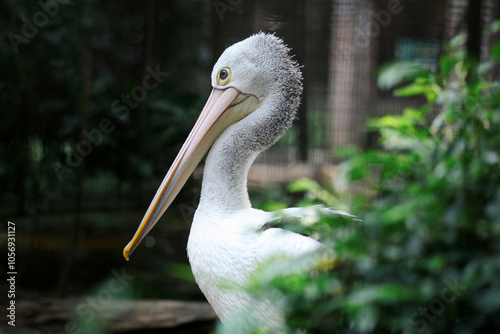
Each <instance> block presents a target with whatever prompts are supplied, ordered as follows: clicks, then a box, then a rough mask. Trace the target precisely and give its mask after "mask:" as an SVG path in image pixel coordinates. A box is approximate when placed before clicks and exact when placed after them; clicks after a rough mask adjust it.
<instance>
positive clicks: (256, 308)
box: [123, 33, 321, 332]
mask: <svg viewBox="0 0 500 334" xmlns="http://www.w3.org/2000/svg"><path fill="white" fill-rule="evenodd" d="M289 51H290V49H288V48H287V47H286V46H285V45H284V44H283V41H282V40H281V39H279V38H277V37H276V36H274V35H270V34H264V33H258V34H256V35H253V36H251V37H249V38H247V39H245V40H243V41H241V42H238V43H236V44H234V45H232V46H231V47H229V48H227V49H226V50H225V51H224V53H223V54H222V55H221V57H220V58H219V60H218V61H217V63H216V64H215V65H214V68H213V71H212V75H211V80H212V86H213V90H212V93H211V95H210V97H209V98H208V101H207V103H206V105H205V107H204V108H203V110H202V112H201V114H200V116H199V118H198V120H197V122H196V124H195V125H194V128H193V129H192V131H191V133H190V134H189V136H188V138H187V140H186V142H185V143H184V145H183V146H182V148H181V150H180V152H179V154H178V155H177V157H176V159H175V161H174V162H173V164H172V166H171V167H170V169H169V171H168V173H167V175H166V176H165V179H164V180H163V182H162V184H161V185H160V187H159V189H158V191H157V193H156V195H155V197H154V198H153V201H152V202H151V204H150V206H149V208H148V210H147V212H146V214H145V215H144V218H143V219H142V222H141V224H140V226H139V228H138V229H137V232H136V233H135V235H134V237H133V239H132V240H131V241H130V242H129V243H128V245H127V246H126V247H125V249H124V250H123V255H124V257H125V258H126V259H127V260H128V259H129V256H130V254H131V253H132V252H133V251H134V249H135V248H136V247H137V245H138V244H139V242H140V241H141V240H142V239H143V238H144V237H145V236H146V234H147V233H148V232H149V231H150V230H151V228H153V226H154V225H155V224H156V223H157V222H158V220H159V219H160V217H161V216H162V215H163V213H164V212H165V210H167V208H168V207H169V205H170V204H171V203H172V201H173V199H174V198H175V196H176V195H177V194H178V192H179V190H180V189H181V188H182V186H183V185H184V183H185V182H186V180H187V179H188V177H189V176H190V175H191V173H192V172H193V170H194V168H195V167H196V165H197V164H198V163H199V162H200V160H201V159H202V157H203V156H204V154H205V153H206V152H207V151H208V150H209V148H210V147H211V150H210V153H209V154H208V156H207V159H206V164H205V169H204V174H203V183H202V189H201V199H200V202H199V206H198V209H197V210H196V213H195V215H194V219H193V223H192V226H191V231H190V234H189V240H188V245H187V252H188V256H189V261H190V264H191V267H192V271H193V274H194V277H195V279H196V282H197V283H198V285H199V287H200V289H201V290H202V292H203V293H204V294H205V296H206V298H207V300H208V301H209V303H210V304H211V306H212V307H213V309H214V310H215V312H216V313H217V315H218V316H219V318H220V319H221V320H222V322H223V323H227V322H229V321H230V320H231V319H233V318H234V317H236V316H237V315H239V314H242V313H244V312H246V311H247V310H248V309H249V307H251V308H252V310H253V316H252V317H250V319H248V320H249V321H262V325H263V326H264V328H268V329H271V330H274V332H278V331H279V328H280V323H281V321H282V319H281V314H280V313H279V312H278V311H277V310H276V309H275V308H274V307H273V305H272V304H273V301H269V300H255V299H254V298H253V297H252V296H250V295H249V294H248V293H246V292H245V291H244V290H243V289H242V288H241V287H242V286H244V285H245V284H246V283H247V280H248V278H249V276H250V275H251V274H252V273H253V272H254V270H255V269H256V268H257V267H258V265H259V263H262V262H263V261H265V260H266V259H268V258H270V257H273V256H284V257H288V258H290V257H298V256H301V255H303V254H306V253H308V252H313V251H315V250H317V249H318V248H319V247H320V246H321V245H320V243H319V242H317V241H315V240H313V239H311V238H309V237H306V236H303V235H300V234H296V233H293V232H290V231H288V230H283V229H280V228H276V227H273V226H270V228H265V229H263V228H262V227H263V226H264V225H265V224H266V223H268V222H270V221H272V220H273V219H275V218H276V216H275V215H274V213H269V212H264V211H261V210H257V209H253V208H252V207H251V204H250V200H249V196H248V192H247V175H248V170H249V168H250V166H251V164H252V163H253V161H254V160H255V158H256V157H257V155H258V154H259V153H260V152H262V151H263V150H265V149H267V148H268V147H269V146H271V145H272V144H274V143H275V142H276V141H277V140H278V139H279V138H280V137H281V136H282V135H283V133H284V132H285V131H286V129H288V128H289V127H290V126H291V124H292V121H293V119H294V118H295V114H296V111H297V108H298V106H299V103H300V95H301V92H302V83H301V80H302V75H301V72H300V70H299V66H298V64H297V63H296V62H295V61H294V60H293V59H292V58H291V56H290V55H289V54H288V52H289ZM281 214H283V215H289V216H295V217H300V216H301V215H303V212H302V210H300V209H298V208H289V209H286V210H283V212H281ZM267 226H268V227H269V225H267ZM223 286H225V287H223ZM228 286H231V287H233V288H227V287H228ZM238 287H239V288H238Z"/></svg>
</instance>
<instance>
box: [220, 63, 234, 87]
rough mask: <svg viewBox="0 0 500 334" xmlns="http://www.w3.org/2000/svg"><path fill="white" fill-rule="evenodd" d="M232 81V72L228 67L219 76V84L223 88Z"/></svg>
mask: <svg viewBox="0 0 500 334" xmlns="http://www.w3.org/2000/svg"><path fill="white" fill-rule="evenodd" d="M229 81H231V70H230V69H229V68H228V67H224V68H222V69H221V70H220V71H219V74H217V83H218V84H219V85H221V86H225V85H227V84H228V83H229Z"/></svg>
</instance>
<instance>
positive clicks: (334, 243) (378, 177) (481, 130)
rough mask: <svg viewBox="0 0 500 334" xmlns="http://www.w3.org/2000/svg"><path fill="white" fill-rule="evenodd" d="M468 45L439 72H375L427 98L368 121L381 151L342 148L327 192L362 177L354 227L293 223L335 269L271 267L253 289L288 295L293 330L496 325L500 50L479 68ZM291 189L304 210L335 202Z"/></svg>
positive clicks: (341, 221) (454, 51) (406, 92)
mask: <svg viewBox="0 0 500 334" xmlns="http://www.w3.org/2000/svg"><path fill="white" fill-rule="evenodd" d="M493 29H494V31H495V32H498V29H499V24H498V23H497V24H495V25H494V27H493ZM464 41H465V38H464V36H459V37H457V38H455V39H454V40H452V41H451V42H450V43H449V44H448V45H447V46H446V48H445V50H444V51H445V52H444V55H443V56H442V58H441V60H440V69H439V72H438V73H434V72H432V71H430V70H429V69H427V68H425V67H423V66H420V65H418V64H409V63H393V64H391V65H388V66H386V67H384V68H382V69H381V71H380V72H379V77H378V78H379V79H378V80H379V85H380V86H381V87H383V88H389V87H394V86H395V85H399V87H400V88H398V89H396V90H395V91H394V94H395V95H397V96H415V95H423V96H424V97H425V99H426V101H427V102H426V103H425V104H424V105H422V106H421V107H419V108H408V109H406V110H405V111H404V112H403V113H402V115H390V116H385V117H382V118H379V119H375V120H371V121H370V122H369V124H368V126H369V127H370V128H372V129H375V130H377V131H378V132H379V133H380V135H381V143H382V144H383V148H382V149H380V150H370V151H367V152H361V151H360V150H358V149H354V148H351V149H344V150H343V151H342V154H343V156H344V158H345V161H344V162H343V163H342V164H341V165H340V166H339V176H338V178H337V179H336V180H335V188H336V189H337V190H339V191H343V190H345V189H346V188H348V187H349V186H351V185H353V184H356V183H358V182H359V181H365V182H364V183H363V184H371V185H372V187H373V188H374V190H375V193H376V195H375V196H374V197H373V196H372V197H367V195H366V193H367V191H359V192H358V195H356V196H355V197H354V198H352V199H351V201H350V203H348V204H349V205H350V207H351V212H356V213H358V214H359V217H360V218H361V220H355V219H349V218H346V217H342V216H337V217H335V216H331V215H324V214H321V212H318V218H317V221H316V223H315V224H312V225H311V224H310V222H309V223H308V224H307V226H304V225H300V224H299V225H297V224H291V226H292V227H291V229H293V230H295V231H299V232H301V233H307V234H310V235H311V234H312V235H314V233H315V231H320V232H321V233H322V236H323V237H322V239H321V241H322V242H323V243H324V245H325V251H326V253H327V254H330V255H329V258H330V260H329V261H330V267H333V268H330V269H329V270H319V271H316V272H314V273H311V274H309V275H303V274H297V273H292V274H286V275H283V274H282V269H283V267H282V266H280V265H278V264H271V265H270V266H269V267H266V268H264V269H262V270H263V272H265V273H266V275H263V276H258V277H256V278H255V279H254V280H253V281H252V282H251V284H250V288H249V289H250V291H252V292H253V293H259V294H262V295H263V296H283V298H285V302H283V303H282V305H283V309H284V311H285V313H286V318H287V325H288V326H289V332H290V333H297V332H301V331H302V330H306V332H307V333H489V332H491V333H493V332H497V331H498V330H499V329H500V152H499V148H500V85H499V83H498V69H499V61H500V53H499V50H500V44H499V43H496V44H494V45H493V47H492V49H491V58H490V59H489V60H487V61H484V62H482V63H479V64H478V63H475V62H473V61H470V60H469V59H468V58H467V57H466V54H465V52H464V51H463V50H464V48H463V47H462V45H463V43H464ZM495 76H497V77H495ZM408 80H410V83H409V84H408ZM405 82H406V85H404V86H402V87H401V84H405ZM291 190H292V191H293V190H300V191H305V192H306V198H305V200H304V201H303V203H305V204H307V205H310V204H311V203H324V204H328V205H331V204H332V203H336V202H337V195H336V194H333V193H329V192H328V191H327V190H324V189H322V188H321V187H320V186H319V185H318V184H317V183H315V182H313V181H307V180H301V181H298V182H296V183H294V184H293V185H292V186H291ZM332 250H333V252H334V256H332V255H331V254H332V253H331V251H332ZM298 261H301V260H298ZM294 265H300V263H288V264H287V266H294ZM269 273H272V274H271V275H270V274H269ZM249 332H252V333H263V332H264V331H262V330H261V329H253V330H249Z"/></svg>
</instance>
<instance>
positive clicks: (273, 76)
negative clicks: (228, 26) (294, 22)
mask: <svg viewBox="0 0 500 334" xmlns="http://www.w3.org/2000/svg"><path fill="white" fill-rule="evenodd" d="M288 52H289V48H287V47H286V46H285V45H284V43H283V41H282V40H281V39H279V38H278V37H276V36H274V35H270V34H264V33H258V34H256V35H253V36H251V37H249V38H247V39H245V40H243V41H241V42H238V43H236V44H234V45H232V46H230V47H229V48H227V49H226V50H225V51H224V53H223V54H222V55H221V57H220V58H219V60H218V61H217V62H216V64H215V65H214V68H213V71H212V74H211V83H212V87H213V89H212V93H211V94H210V97H209V98H208V101H207V102H206V104H205V106H204V108H203V110H202V112H201V114H200V116H199V118H198V120H197V122H196V124H195V125H194V127H193V129H192V130H191V133H190V134H189V136H188V138H187V139H186V141H185V143H184V145H183V146H182V148H181V150H180V152H179V153H178V155H177V157H176V159H175V160H174V162H173V164H172V166H171V167H170V169H169V171H168V172H167V175H166V176H165V178H164V180H163V182H162V183H161V185H160V187H159V189H158V191H157V192H156V195H155V196H154V198H153V200H152V202H151V204H150V206H149V208H148V210H147V211H146V214H145V215H144V218H143V219H142V221H141V224H140V226H139V228H138V229H137V232H136V233H135V235H134V237H133V238H132V240H131V241H130V242H129V243H128V244H127V246H126V247H125V248H124V250H123V255H124V257H125V259H127V260H128V259H129V257H130V254H132V252H133V251H134V249H135V248H136V247H137V246H138V244H139V243H140V241H141V240H142V239H143V238H144V237H145V236H146V235H147V233H148V232H149V231H150V230H151V228H152V227H153V226H154V225H155V224H156V223H157V222H158V220H159V219H160V217H161V216H162V215H163V213H164V212H165V210H167V208H168V207H169V205H170V204H171V203H172V201H173V200H174V198H175V197H176V196H177V194H178V193H179V191H180V189H181V188H182V186H183V185H184V184H185V182H186V181H187V179H188V178H189V176H190V175H191V174H192V172H193V170H194V169H195V167H196V166H197V165H198V163H199V162H200V161H201V159H202V158H203V156H204V155H205V153H206V152H207V151H208V150H209V149H210V147H211V146H212V144H214V142H215V141H216V140H217V139H218V138H219V137H221V136H222V135H223V134H224V135H225V137H228V136H232V137H235V136H238V135H239V133H236V130H237V129H239V130H241V131H240V133H243V132H246V134H247V135H246V136H245V137H244V138H245V141H244V143H243V144H244V145H246V147H245V149H246V150H250V151H252V152H257V153H258V152H260V151H262V150H263V149H266V148H267V147H269V146H270V145H272V144H274V142H276V141H277V140H278V139H279V138H280V137H281V136H282V135H283V133H284V132H285V131H286V129H287V128H288V127H290V125H291V124H292V121H293V119H294V117H295V113H296V110H297V108H298V105H299V103H300V94H301V92H302V84H301V79H302V75H301V72H300V70H299V66H298V65H297V63H296V62H295V61H294V60H293V59H292V58H291V57H290V55H289V54H288ZM229 128H233V129H234V130H235V131H232V132H231V131H229ZM221 139H222V138H221ZM226 139H227V138H226ZM240 141H241V140H240Z"/></svg>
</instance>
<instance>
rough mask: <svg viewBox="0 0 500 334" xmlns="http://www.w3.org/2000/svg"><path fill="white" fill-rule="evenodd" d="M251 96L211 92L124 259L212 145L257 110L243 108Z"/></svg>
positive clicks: (228, 90) (231, 92)
mask: <svg viewBox="0 0 500 334" xmlns="http://www.w3.org/2000/svg"><path fill="white" fill-rule="evenodd" d="M249 97H252V95H244V94H240V92H239V91H238V90H236V89H234V88H227V89H225V90H218V89H213V90H212V93H211V94H210V97H209V98H208V101H207V103H206V104H205V107H203V110H202V112H201V114H200V116H199V117H198V120H197V121H196V124H195V125H194V127H193V129H192V130H191V133H190V134H189V136H188V138H187V139H186V141H185V142H184V145H182V148H181V150H180V151H179V153H178V154H177V157H176V158H175V160H174V162H173V164H172V166H171V167H170V169H169V170H168V173H167V175H166V176H165V178H164V179H163V182H162V183H161V185H160V187H159V188H158V190H157V192H156V195H155V197H154V198H153V201H152V202H151V204H150V205H149V208H148V210H147V211H146V214H145V215H144V218H142V221H141V224H140V225H139V228H138V229H137V231H136V232H135V235H134V237H133V238H132V240H130V242H129V243H128V245H127V246H126V247H125V248H124V249H123V257H125V259H126V260H127V261H128V260H129V257H130V255H131V254H132V252H133V251H134V250H135V248H136V247H137V246H138V245H139V243H140V242H141V240H142V239H143V238H144V237H145V236H146V235H147V234H148V233H149V231H150V230H151V229H152V228H153V226H154V225H155V224H156V223H157V222H158V220H159V219H160V217H161V216H162V215H163V213H164V212H165V210H167V208H168V207H169V206H170V204H171V203H172V201H173V200H174V198H175V197H176V196H177V194H178V193H179V191H180V190H181V188H182V187H183V186H184V184H185V183H186V181H187V179H188V178H189V176H190V175H191V174H192V173H193V171H194V169H195V168H196V166H197V165H198V163H199V162H200V161H201V159H202V158H203V156H204V155H205V153H206V152H207V151H208V149H209V148H210V146H212V144H213V142H214V141H215V140H216V139H217V138H218V137H219V136H220V134H221V133H222V132H223V131H224V130H225V129H226V128H227V127H228V126H229V125H231V124H234V123H236V122H237V121H239V120H240V119H242V118H243V117H245V116H246V115H248V114H249V113H250V112H251V111H253V110H251V109H254V110H255V108H254V107H255V105H253V108H241V107H240V106H241V105H242V104H243V102H244V101H245V100H247V99H248V98H249Z"/></svg>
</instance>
